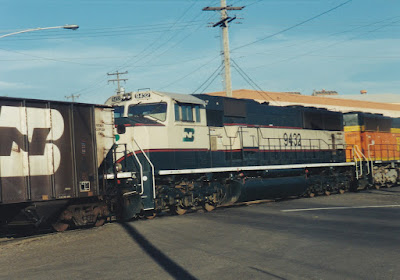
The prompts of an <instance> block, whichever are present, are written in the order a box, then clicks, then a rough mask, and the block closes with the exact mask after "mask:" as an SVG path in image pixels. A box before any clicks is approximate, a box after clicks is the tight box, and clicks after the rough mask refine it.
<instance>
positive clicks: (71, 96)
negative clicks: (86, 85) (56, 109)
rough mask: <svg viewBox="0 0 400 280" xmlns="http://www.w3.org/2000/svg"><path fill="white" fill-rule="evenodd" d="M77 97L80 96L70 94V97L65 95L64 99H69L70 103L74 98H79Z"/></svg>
mask: <svg viewBox="0 0 400 280" xmlns="http://www.w3.org/2000/svg"><path fill="white" fill-rule="evenodd" d="M79 96H81V95H80V94H78V95H73V94H71V95H66V96H65V98H66V99H70V98H71V100H72V102H75V98H79Z"/></svg>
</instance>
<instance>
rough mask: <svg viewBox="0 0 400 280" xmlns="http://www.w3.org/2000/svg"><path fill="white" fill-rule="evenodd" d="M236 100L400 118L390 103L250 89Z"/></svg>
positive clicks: (236, 95)
mask: <svg viewBox="0 0 400 280" xmlns="http://www.w3.org/2000/svg"><path fill="white" fill-rule="evenodd" d="M207 94H208V95H212V96H225V92H211V93H207ZM232 95H233V97H234V98H240V99H242V98H246V99H254V100H257V101H259V102H261V101H268V102H269V103H270V104H271V105H276V106H287V105H294V104H297V105H304V106H314V107H323V108H327V109H329V110H335V111H340V112H349V111H363V112H370V113H382V114H384V115H387V116H391V117H400V105H399V104H390V103H380V102H371V101H360V100H350V99H341V98H339V97H337V98H333V97H322V96H307V95H299V94H291V93H287V92H259V91H254V90H248V89H239V90H234V91H233V92H232Z"/></svg>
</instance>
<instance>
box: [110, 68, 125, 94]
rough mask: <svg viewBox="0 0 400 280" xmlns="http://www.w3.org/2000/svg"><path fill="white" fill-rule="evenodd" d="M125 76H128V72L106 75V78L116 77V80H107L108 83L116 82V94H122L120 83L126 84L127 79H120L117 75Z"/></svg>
mask: <svg viewBox="0 0 400 280" xmlns="http://www.w3.org/2000/svg"><path fill="white" fill-rule="evenodd" d="M125 74H128V71H125V72H122V73H121V72H118V71H117V72H115V73H107V75H108V76H113V75H117V78H116V79H112V80H108V82H113V83H114V82H117V83H118V89H117V94H120V93H121V92H122V90H121V86H120V83H119V82H120V81H123V82H126V81H127V80H128V79H120V78H119V75H125Z"/></svg>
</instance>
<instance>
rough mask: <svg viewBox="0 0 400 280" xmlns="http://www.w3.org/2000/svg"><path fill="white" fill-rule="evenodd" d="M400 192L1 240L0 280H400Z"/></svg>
mask: <svg viewBox="0 0 400 280" xmlns="http://www.w3.org/2000/svg"><path fill="white" fill-rule="evenodd" d="M399 221H400V187H396V188H391V189H382V190H379V191H378V190H373V191H364V192H359V193H346V194H343V195H331V196H321V197H314V198H301V199H292V200H286V201H280V202H268V203H260V204H252V205H248V206H236V207H226V208H219V209H216V210H215V211H213V212H210V213H199V212H197V213H189V214H186V215H183V216H162V217H157V218H155V219H153V220H138V221H132V222H129V223H112V224H106V225H105V226H103V227H100V228H93V229H87V230H79V231H68V232H64V233H58V234H52V235H47V236H41V237H35V238H30V239H26V240H17V241H14V242H7V243H0V268H1V269H0V279H400V265H399V261H400V250H399V249H400V224H399Z"/></svg>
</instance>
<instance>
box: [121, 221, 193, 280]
mask: <svg viewBox="0 0 400 280" xmlns="http://www.w3.org/2000/svg"><path fill="white" fill-rule="evenodd" d="M121 225H122V227H123V228H124V229H125V230H126V232H128V233H129V235H130V236H131V237H132V239H133V240H134V241H135V242H136V243H137V244H138V245H139V246H140V247H141V248H142V249H143V251H145V252H146V253H147V254H148V255H149V256H150V257H151V258H152V259H153V260H154V261H155V262H156V263H157V264H158V265H159V266H161V267H162V268H163V269H164V270H165V271H166V272H167V273H168V274H169V275H171V277H173V278H175V279H196V278H195V277H194V276H192V275H191V274H190V273H189V272H188V271H186V270H185V269H184V268H183V267H181V266H179V265H178V264H177V263H175V262H174V261H173V260H171V259H170V258H169V257H168V256H167V255H165V254H164V253H163V252H161V251H160V250H159V249H157V248H156V247H155V246H154V245H153V244H151V242H149V241H148V240H147V239H146V238H145V237H144V236H143V235H142V234H140V233H139V232H138V231H137V230H136V229H135V228H134V227H133V226H132V225H130V224H127V223H122V224H121Z"/></svg>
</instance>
